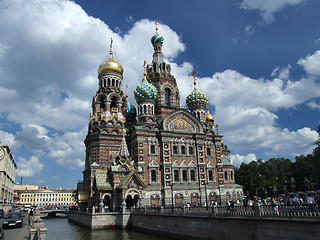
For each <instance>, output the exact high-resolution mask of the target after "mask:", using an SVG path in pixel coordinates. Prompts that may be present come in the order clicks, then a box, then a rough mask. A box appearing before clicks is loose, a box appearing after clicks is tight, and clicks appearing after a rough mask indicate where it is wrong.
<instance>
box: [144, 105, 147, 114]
mask: <svg viewBox="0 0 320 240" xmlns="http://www.w3.org/2000/svg"><path fill="white" fill-rule="evenodd" d="M143 111H144V112H143V114H146V113H147V106H146V105H144V106H143Z"/></svg>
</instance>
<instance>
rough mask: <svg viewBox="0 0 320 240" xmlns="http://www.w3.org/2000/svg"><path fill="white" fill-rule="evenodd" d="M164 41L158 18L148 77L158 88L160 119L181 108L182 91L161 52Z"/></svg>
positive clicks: (156, 103)
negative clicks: (159, 29) (159, 30)
mask: <svg viewBox="0 0 320 240" xmlns="http://www.w3.org/2000/svg"><path fill="white" fill-rule="evenodd" d="M163 41H164V38H163V37H162V36H161V35H160V34H159V33H158V21H157V20H156V34H155V35H153V36H152V38H151V43H152V45H153V48H154V53H153V59H152V64H148V66H147V79H148V81H149V82H150V83H152V84H153V85H154V86H155V87H156V88H157V92H158V95H157V99H156V102H155V115H156V117H157V118H158V119H162V118H164V117H165V116H167V115H168V114H169V113H171V112H173V111H175V110H177V109H179V108H180V93H179V89H178V86H177V82H176V79H175V78H174V76H173V75H171V66H170V64H167V63H166V62H165V61H164V59H163V54H162V52H161V51H162V44H163Z"/></svg>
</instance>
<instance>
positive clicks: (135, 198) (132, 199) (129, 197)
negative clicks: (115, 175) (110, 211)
mask: <svg viewBox="0 0 320 240" xmlns="http://www.w3.org/2000/svg"><path fill="white" fill-rule="evenodd" d="M125 199H126V200H125V201H126V207H127V208H128V209H130V208H132V207H137V206H138V203H139V199H140V194H139V192H138V191H137V190H136V189H131V190H129V191H127V192H126V194H125Z"/></svg>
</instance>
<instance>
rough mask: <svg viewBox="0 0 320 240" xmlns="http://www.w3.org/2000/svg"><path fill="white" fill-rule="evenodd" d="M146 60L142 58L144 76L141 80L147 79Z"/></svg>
mask: <svg viewBox="0 0 320 240" xmlns="http://www.w3.org/2000/svg"><path fill="white" fill-rule="evenodd" d="M146 65H147V62H146V60H144V62H143V69H144V72H143V76H144V78H143V80H147V70H146V69H147V66H146Z"/></svg>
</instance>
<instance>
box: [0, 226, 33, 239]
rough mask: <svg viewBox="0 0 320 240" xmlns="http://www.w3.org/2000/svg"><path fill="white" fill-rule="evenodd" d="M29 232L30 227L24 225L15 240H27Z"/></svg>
mask: <svg viewBox="0 0 320 240" xmlns="http://www.w3.org/2000/svg"><path fill="white" fill-rule="evenodd" d="M29 230H30V226H29V225H28V224H26V225H24V226H23V227H22V230H21V232H20V234H19V235H18V236H17V240H27V239H29ZM5 240H7V239H6V237H5ZM8 240H9V239H8Z"/></svg>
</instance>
